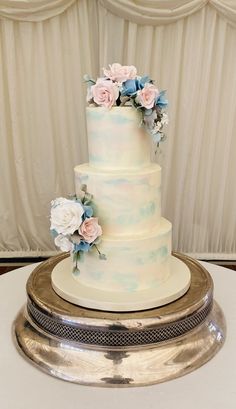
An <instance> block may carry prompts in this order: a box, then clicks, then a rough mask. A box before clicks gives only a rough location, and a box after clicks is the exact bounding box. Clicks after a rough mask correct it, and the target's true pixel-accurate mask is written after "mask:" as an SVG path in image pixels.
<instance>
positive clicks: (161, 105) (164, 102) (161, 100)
mask: <svg viewBox="0 0 236 409" xmlns="http://www.w3.org/2000/svg"><path fill="white" fill-rule="evenodd" d="M165 93H166V91H161V92H160V94H159V95H158V97H157V99H156V105H157V106H158V107H159V108H166V107H167V106H168V100H167V99H165Z"/></svg>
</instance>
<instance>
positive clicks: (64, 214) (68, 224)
mask: <svg viewBox="0 0 236 409" xmlns="http://www.w3.org/2000/svg"><path fill="white" fill-rule="evenodd" d="M54 202H56V203H57V205H56V206H53V207H52V208H51V218H50V220H51V230H56V232H57V233H59V234H64V235H65V236H66V235H67V234H73V233H74V232H75V231H76V230H78V228H79V226H80V225H81V223H82V215H83V213H84V209H83V206H82V205H81V204H80V203H79V202H75V201H73V200H68V199H64V200H63V201H59V202H57V199H56V200H55V201H54Z"/></svg>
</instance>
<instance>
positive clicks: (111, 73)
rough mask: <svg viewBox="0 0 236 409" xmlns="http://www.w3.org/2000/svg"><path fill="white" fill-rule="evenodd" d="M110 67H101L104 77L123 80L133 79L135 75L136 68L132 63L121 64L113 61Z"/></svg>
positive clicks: (118, 80)
mask: <svg viewBox="0 0 236 409" xmlns="http://www.w3.org/2000/svg"><path fill="white" fill-rule="evenodd" d="M109 67H110V69H109V70H107V69H105V68H103V72H104V74H105V76H106V77H108V78H110V79H111V80H113V81H117V82H125V81H127V80H133V79H134V78H135V77H136V75H137V69H136V67H134V66H133V65H121V64H118V63H114V64H112V65H109Z"/></svg>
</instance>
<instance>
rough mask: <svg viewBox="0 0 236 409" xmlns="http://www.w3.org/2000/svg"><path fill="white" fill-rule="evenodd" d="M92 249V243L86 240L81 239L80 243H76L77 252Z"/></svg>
mask: <svg viewBox="0 0 236 409" xmlns="http://www.w3.org/2000/svg"><path fill="white" fill-rule="evenodd" d="M89 249H90V244H89V243H87V242H86V241H83V240H81V242H80V243H79V244H75V250H74V251H75V252H77V251H80V250H81V251H89Z"/></svg>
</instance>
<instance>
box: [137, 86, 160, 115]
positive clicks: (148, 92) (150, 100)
mask: <svg viewBox="0 0 236 409" xmlns="http://www.w3.org/2000/svg"><path fill="white" fill-rule="evenodd" d="M158 95H159V91H158V89H157V88H156V87H155V86H154V85H153V84H150V83H146V84H145V85H144V87H143V89H141V90H139V91H138V92H137V97H136V100H137V102H138V103H139V104H140V105H142V107H144V108H147V109H150V108H152V107H153V106H154V104H155V102H156V99H157V97H158Z"/></svg>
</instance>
